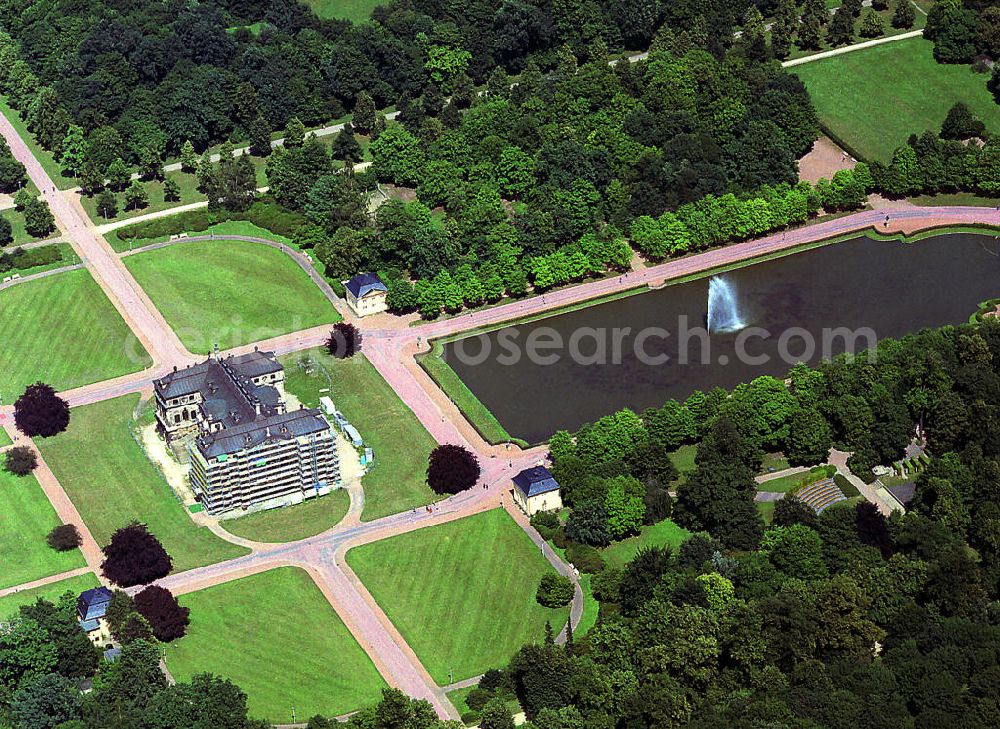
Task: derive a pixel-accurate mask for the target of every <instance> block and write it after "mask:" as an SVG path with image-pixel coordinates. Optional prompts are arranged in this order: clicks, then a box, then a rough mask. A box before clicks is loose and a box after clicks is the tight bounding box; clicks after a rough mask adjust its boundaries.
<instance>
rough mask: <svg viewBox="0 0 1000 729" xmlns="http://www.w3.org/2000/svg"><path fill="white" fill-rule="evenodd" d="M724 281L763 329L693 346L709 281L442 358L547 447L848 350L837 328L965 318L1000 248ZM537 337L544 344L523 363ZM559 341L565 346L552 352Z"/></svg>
mask: <svg viewBox="0 0 1000 729" xmlns="http://www.w3.org/2000/svg"><path fill="white" fill-rule="evenodd" d="M722 278H723V279H724V280H725V281H726V282H727V283H728V284H729V286H730V287H731V288H732V290H733V292H734V299H735V301H736V305H737V306H738V307H739V318H740V319H742V320H743V321H744V322H745V323H746V324H747V325H748V326H749V327H755V329H747V330H743V332H741V333H737V332H727V333H712V334H705V335H702V336H699V335H697V334H691V335H690V336H688V337H687V338H686V341H685V338H684V336H683V330H684V329H685V328H686V329H687V330H688V331H691V330H693V329H694V328H703V327H705V325H706V318H707V313H708V288H709V279H700V280H696V281H691V282H688V283H682V284H677V285H673V286H668V287H665V288H663V289H660V290H657V291H651V292H648V293H643V294H639V295H635V296H630V297H628V298H624V299H619V300H617V301H611V302H607V303H603V304H597V305H594V306H591V307H588V308H585V309H580V310H578V311H574V312H570V313H566V314H560V315H558V316H553V317H549V318H547V319H543V320H540V321H537V322H534V323H531V324H520V325H516V326H512V327H507V328H505V329H500V330H497V331H494V332H490V333H488V334H484V335H480V336H476V337H469V338H467V339H465V340H460V341H458V342H452V343H451V344H449V345H447V346H446V347H445V353H444V354H445V358H446V360H447V361H448V363H449V364H450V365H451V366H452V367H453V368H454V370H455V371H456V372H457V373H458V375H459V376H460V377H461V378H462V379H463V380H464V381H465V383H466V384H467V385H468V387H469V388H470V389H471V390H472V392H474V393H475V394H476V395H477V396H478V397H479V399H480V400H481V401H482V402H483V404H485V405H486V407H488V408H489V409H490V410H491V411H492V412H493V413H494V415H496V417H497V419H499V421H500V422H501V423H502V424H503V425H504V427H505V428H506V429H507V431H508V432H509V433H510V434H511V435H512V436H514V437H517V438H523V439H524V440H527V441H529V442H531V443H535V442H540V441H543V440H545V439H547V438H548V437H549V436H550V435H551V434H552V433H553V432H555V431H556V430H558V429H562V428H565V429H568V430H574V429H576V428H577V427H579V426H580V425H582V424H583V423H586V422H592V421H594V420H596V419H597V418H599V417H601V416H602V415H606V414H608V413H611V412H614V411H615V410H618V409H620V408H622V407H630V408H632V409H633V410H636V411H641V410H642V409H644V408H646V407H650V406H659V405H662V404H663V402H664V401H666V400H667V399H669V398H672V397H673V398H677V399H678V400H683V399H684V398H686V397H687V396H688V395H690V394H691V393H692V392H693V391H694V390H709V389H711V388H712V387H714V386H716V385H718V386H721V387H724V388H726V389H730V388H732V387H733V386H735V385H737V384H738V383H740V382H747V381H749V380H752V379H753V378H754V377H757V376H759V375H764V374H770V375H777V376H781V375H784V374H785V373H786V372H787V371H788V369H789V367H790V366H791V365H792V364H794V363H795V361H798V360H804V361H809V362H815V361H818V360H819V358H820V357H821V356H822V355H823V354H824V353H826V354H830V355H836V354H839V353H841V352H843V351H845V348H848V343H847V339H845V338H844V337H842V336H837V335H836V333H833V332H831V331H830V330H832V329H835V328H839V327H846V328H847V329H848V330H850V331H852V332H856V333H857V338H856V339H854V340H853V342H854V347H853V349H854V350H856V351H859V350H862V349H865V348H866V344H867V342H868V341H870V340H869V337H877V338H882V337H899V336H901V335H903V334H906V333H909V332H915V331H918V330H919V329H922V328H924V327H937V326H942V325H944V324H958V323H961V322H964V321H967V320H968V318H969V315H970V314H971V313H973V312H974V311H975V310H976V307H977V305H978V304H979V303H980V302H982V301H984V300H986V299H989V298H993V297H996V296H1000V240H997V239H996V238H995V237H994V236H992V235H977V234H965V233H960V234H948V235H940V236H935V237H932V238H927V239H925V240H923V241H919V242H913V243H900V242H885V241H875V240H871V239H869V238H865V237H860V238H857V239H855V240H851V241H847V242H843V243H837V244H831V245H827V246H824V247H821V248H816V249H813V250H810V251H805V252H801V253H796V254H793V255H789V256H785V257H782V258H777V259H774V260H771V261H765V262H761V263H757V264H753V265H750V266H746V267H744V268H740V269H737V270H734V271H731V272H729V273H726V274H724V275H723V277H722ZM626 328H627V329H628V332H624V330H625V329H626ZM756 328H763V329H766V330H767V332H768V333H769V336H767V337H766V338H765V337H764V334H763V332H760V331H758V330H757V329H756ZM616 329H617V330H618V332H617V333H616V332H615V330H616ZM643 332H645V333H644V334H642V336H640V333H643ZM782 337H784V339H782ZM532 339H533V340H534V343H535V344H536V345H537V344H539V343H541V344H542V345H543V347H537V346H536V347H535V352H536V356H534V357H529V356H527V355H526V354H525V353H526V352H527V351H528V348H527V347H526V346H525V345H526V343H527V342H528V341H530V340H532ZM560 339H561V341H562V345H563V346H561V347H557V346H551V345H552V343H553V342H556V343H558V340H560ZM616 339H617V341H618V345H617V347H616V346H615V341H616ZM807 340H811V341H812V342H813V343H814V344H815V351H813V352H811V353H810V352H809V351H808V349H807ZM546 344H548V345H550V346H548V347H547V348H546V347H545V346H544V345H546ZM571 344H572V345H573V346H570V345H571ZM484 346H486V347H488V348H489V356H484V354H483V351H484V350H483V347H484ZM602 350H603V353H602ZM616 350H618V351H620V357H616V356H615V352H616ZM460 352H464V353H465V354H466V356H465V357H464V358H463V357H460V356H459V354H460ZM515 352H518V353H520V355H519V356H518V355H515V354H514V353H515ZM574 353H575V355H576V356H574ZM538 355H541V359H540V358H539V356H538ZM682 355H684V356H682ZM470 356H471V359H470ZM664 356H666V357H667V358H668V359H667V360H666V362H663V361H662V360H663V358H664ZM685 356H686V360H687V363H686V364H683V363H682V362H681V360H682V359H684V358H685ZM463 359H465V360H467V361H463ZM479 359H482V361H481V362H479V361H478V360H479ZM515 360H516V361H515ZM764 360H766V361H764Z"/></svg>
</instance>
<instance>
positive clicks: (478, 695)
mask: <svg viewBox="0 0 1000 729" xmlns="http://www.w3.org/2000/svg"><path fill="white" fill-rule="evenodd" d="M494 696H495V694H494V693H493V692H492V691H489V690H487V689H484V688H483V687H482V686H479V687H477V688H474V689H472V691H470V692H469V695H468V696H466V697H465V705H466V706H468V707H469V708H470V709H472V710H473V711H474V712H476V713H477V714H478V713H479V712H480V711H482V710H483V707H484V706H486V704H487V703H489V701H490V699H492V698H493V697H494Z"/></svg>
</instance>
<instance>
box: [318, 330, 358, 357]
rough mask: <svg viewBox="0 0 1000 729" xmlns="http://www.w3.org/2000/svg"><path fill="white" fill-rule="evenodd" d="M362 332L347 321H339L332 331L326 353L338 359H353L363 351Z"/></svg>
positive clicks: (327, 341)
mask: <svg viewBox="0 0 1000 729" xmlns="http://www.w3.org/2000/svg"><path fill="white" fill-rule="evenodd" d="M361 339H362V335H361V331H360V330H359V329H358V328H357V327H356V326H354V325H353V324H349V323H347V322H346V321H339V322H337V323H336V324H334V325H333V329H331V330H330V336H329V337H328V338H327V340H326V343H325V346H326V351H327V352H329V353H330V354H331V355H332V356H334V357H336V358H337V359H347V358H348V357H353V356H354V355H356V354H357V353H358V352H360V351H361Z"/></svg>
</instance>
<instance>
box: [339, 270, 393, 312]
mask: <svg viewBox="0 0 1000 729" xmlns="http://www.w3.org/2000/svg"><path fill="white" fill-rule="evenodd" d="M341 283H343V284H344V291H346V292H347V305H348V306H350V307H351V309H352V311H354V313H355V314H357V315H358V316H368V315H369V314H377V313H379V312H380V311H385V310H386V308H387V305H386V297H387V296H388V293H389V289H388V288H387V287H386V285H385V284H384V283H382V279H380V278H379V277H378V275H376V274H374V273H359V274H358V275H357V276H354V277H353V278H351V279H350V280H348V281H342V282H341Z"/></svg>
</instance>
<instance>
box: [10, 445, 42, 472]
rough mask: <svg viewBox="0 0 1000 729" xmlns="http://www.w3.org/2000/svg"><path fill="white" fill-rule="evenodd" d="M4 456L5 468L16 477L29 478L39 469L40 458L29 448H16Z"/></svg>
mask: <svg viewBox="0 0 1000 729" xmlns="http://www.w3.org/2000/svg"><path fill="white" fill-rule="evenodd" d="M4 455H5V459H4V468H6V469H7V470H8V471H9V472H11V473H13V474H14V475H15V476H27V475H28V474H29V473H31V472H32V471H34V470H35V469H36V468H37V467H38V458H37V457H36V456H35V452H34V451H33V450H31V449H30V448H28V446H14V447H13V448H11V449H10V450H8V451H7V453H5V454H4Z"/></svg>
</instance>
